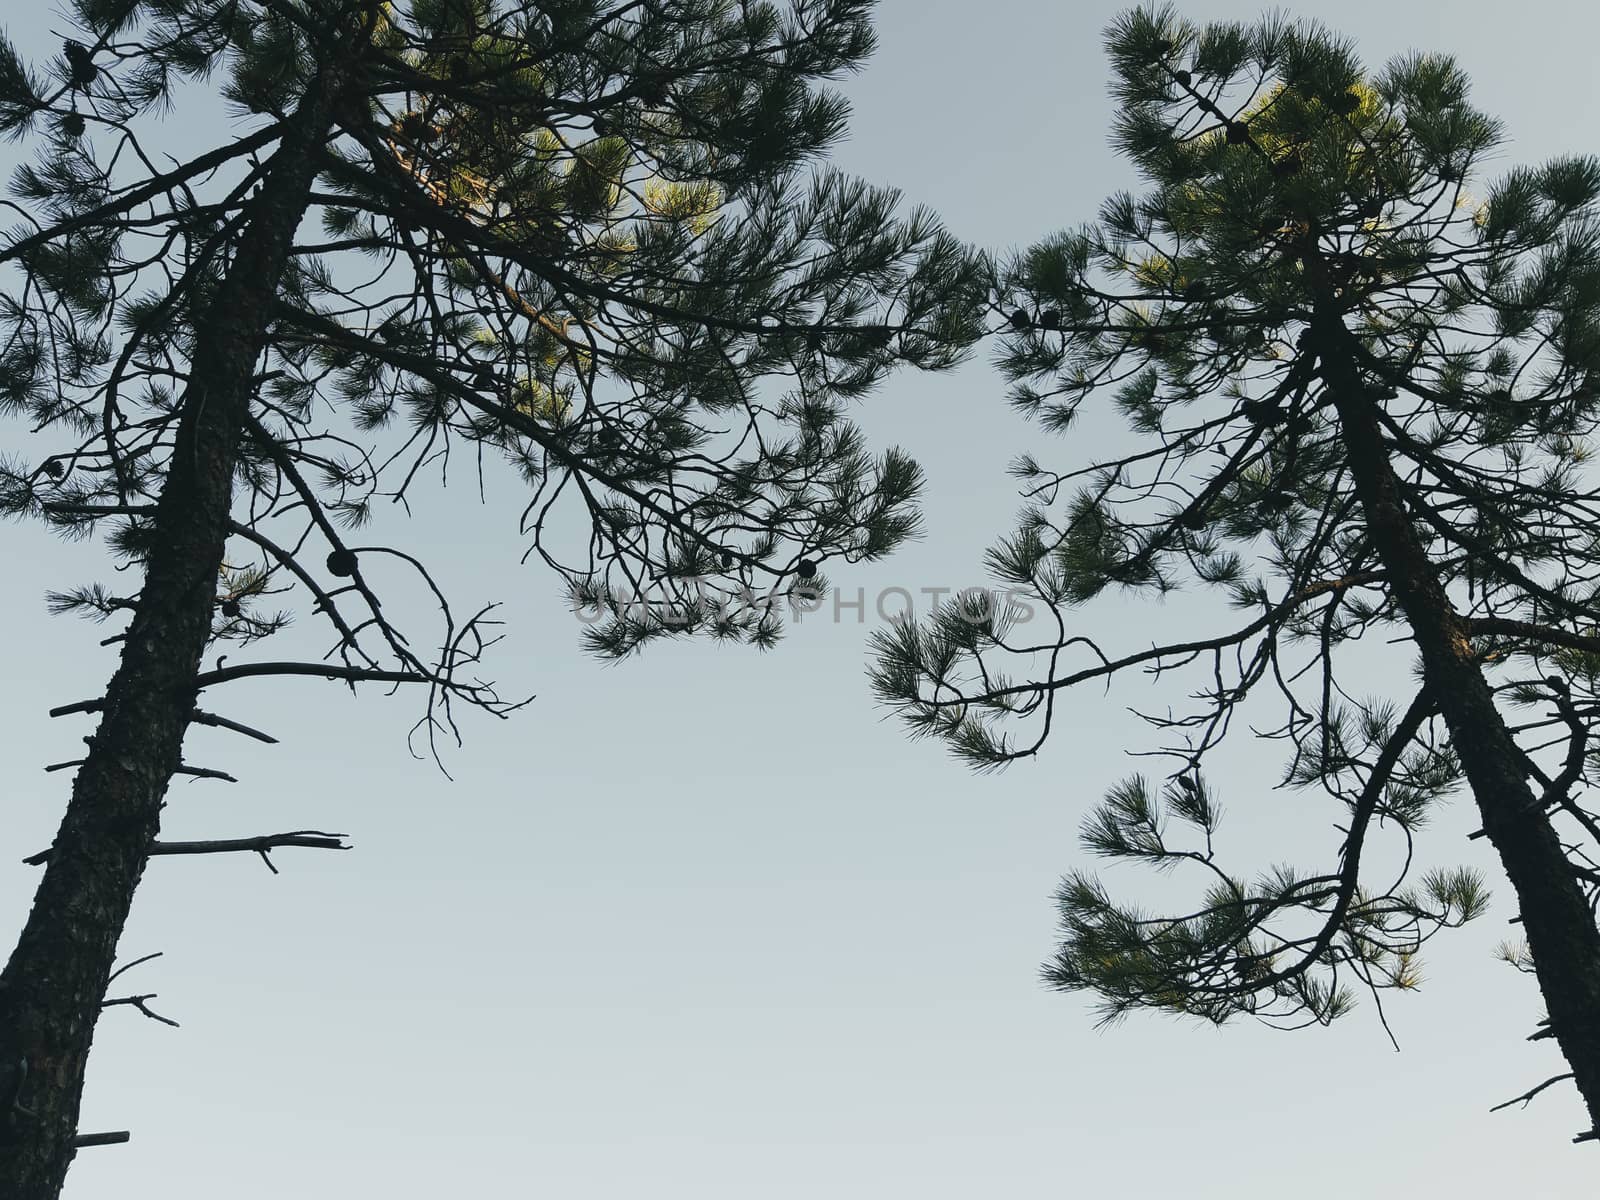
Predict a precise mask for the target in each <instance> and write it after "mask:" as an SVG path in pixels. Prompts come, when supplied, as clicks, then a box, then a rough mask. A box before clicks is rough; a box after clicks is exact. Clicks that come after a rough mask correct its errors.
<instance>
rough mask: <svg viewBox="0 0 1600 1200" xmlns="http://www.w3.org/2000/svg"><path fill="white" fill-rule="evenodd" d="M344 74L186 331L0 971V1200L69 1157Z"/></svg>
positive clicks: (281, 160)
mask: <svg viewBox="0 0 1600 1200" xmlns="http://www.w3.org/2000/svg"><path fill="white" fill-rule="evenodd" d="M350 70H351V68H350V66H349V64H348V62H347V61H346V62H340V63H339V65H338V66H337V67H336V68H334V69H330V70H327V71H325V72H323V73H321V74H319V75H318V76H317V77H316V79H315V80H314V81H313V83H312V85H311V87H310V88H309V89H308V91H307V94H306V95H305V96H304V97H303V98H302V100H301V102H300V105H299V107H298V108H297V109H296V111H295V113H294V115H293V116H292V117H291V118H290V120H289V121H288V123H287V128H286V132H285V135H284V138H283V140H282V142H281V143H280V145H279V147H278V149H277V151H276V152H275V153H274V154H273V156H272V159H271V160H270V163H269V166H268V171H267V173H266V175H265V178H264V180H263V183H262V187H261V191H260V193H259V194H258V195H257V196H256V198H255V199H254V200H253V201H252V202H251V206H250V207H251V212H250V215H249V219H248V224H247V225H246V227H245V229H244V232H243V234H242V235H241V237H240V240H239V242H238V246H237V252H236V254H235V255H234V256H233V259H232V262H231V264H230V266H229V267H228V269H227V271H226V275H225V277H224V279H223V280H222V281H221V283H220V284H219V285H218V288H217V291H216V294H215V299H214V301H213V303H212V304H211V305H210V307H209V309H208V310H207V312H206V315H205V317H204V318H203V319H202V320H201V321H200V322H199V323H198V326H197V328H196V331H195V332H196V339H195V352H194V356H193V361H192V362H191V363H190V376H189V381H188V385H187V388H186V390H185V393H184V398H183V403H182V410H181V415H180V417H179V423H178V429H177V435H176V439H175V443H174V447H173V452H172V458H171V462H170V464H169V467H168V471H167V477H166V480H165V482H164V484H163V487H162V491H161V496H160V499H159V501H158V503H157V507H156V513H155V516H154V541H153V545H152V548H151V549H150V551H149V553H148V556H147V559H146V562H145V575H144V586H143V588H142V589H141V591H140V593H139V598H138V602H137V607H136V609H135V610H134V615H133V618H132V621H131V623H130V624H129V626H128V632H127V637H126V640H125V641H124V643H123V648H122V659H121V662H120V664H119V666H118V668H117V671H116V673H115V675H113V676H112V678H111V682H110V684H109V685H108V687H107V689H106V692H105V699H104V708H103V710H102V711H103V715H102V717H101V720H100V725H99V728H98V729H97V730H96V732H95V735H94V738H93V740H92V742H91V744H90V747H89V750H88V756H87V757H86V758H85V759H84V762H83V765H82V766H81V767H80V768H79V770H78V773H77V777H76V778H75V779H74V781H73V786H72V796H71V800H70V801H69V803H68V806H67V812H66V816H65V818H64V820H63V821H62V823H61V828H60V831H59V832H58V833H57V835H56V838H55V842H54V844H53V848H52V852H51V855H50V859H49V864H48V866H47V867H46V868H45V872H44V878H43V879H42V880H41V881H40V884H39V889H38V891H37V893H36V894H35V897H34V903H33V908H32V911H31V912H30V913H29V915H28V921H27V924H26V926H25V927H24V929H23V931H22V935H21V938H20V940H19V941H18V943H17V946H16V949H15V951H14V952H13V953H12V955H11V959H10V961H9V962H8V963H7V964H6V968H5V971H4V973H3V974H0V1196H3V1197H5V1200H54V1198H55V1197H56V1196H58V1195H59V1193H60V1191H61V1187H62V1184H63V1181H64V1179H65V1176H66V1171H67V1167H68V1165H69V1164H70V1162H71V1161H72V1157H73V1153H74V1148H73V1139H74V1137H75V1135H76V1133H77V1122H78V1105H79V1099H80V1096H81V1094H82V1090H83V1079H84V1069H85V1064H86V1061H87V1058H88V1054H89V1045H90V1041H91V1039H92V1037H93V1034H94V1027H95V1021H96V1019H97V1018H98V1016H99V1013H100V1004H101V1001H102V1000H103V999H104V996H105V990H106V986H107V981H108V976H109V974H110V972H111V969H112V963H113V959H114V957H115V954H116V948H117V940H118V938H119V937H120V936H121V933H122V929H123V924H124V922H125V921H126V920H127V916H128V909H129V906H130V904H131V903H132V900H133V893H134V889H135V888H136V887H137V886H138V883H139V878H140V876H141V874H142V873H143V871H144V865H145V862H146V859H147V857H148V854H147V851H148V847H149V846H150V843H151V842H152V841H153V840H154V838H155V835H156V831H157V828H158V825H159V822H160V814H161V808H162V804H163V799H162V798H163V796H164V794H165V792H166V789H167V784H168V782H169V781H170V780H171V778H172V776H173V773H174V770H175V769H176V768H177V767H178V765H179V763H180V761H181V751H182V744H183V738H184V733H185V731H186V729H187V727H188V725H189V717H190V713H191V712H192V710H193V708H194V701H195V688H194V678H195V675H196V673H197V671H198V670H199V665H200V658H201V655H202V654H203V652H204V651H205V648H206V644H207V642H208V640H209V637H210V631H211V621H212V609H213V606H214V604H215V600H216V588H217V573H218V569H219V567H220V566H221V564H222V557H223V547H224V544H225V543H226V541H227V527H228V525H227V522H228V513H229V508H230V504H231V501H232V491H233V476H234V473H235V469H236V466H237V446H238V440H239V430H240V426H241V424H242V418H243V416H244V414H245V413H246V411H247V407H248V405H249V402H250V396H251V393H252V380H253V377H254V374H255V371H256V363H257V360H258V359H259V358H260V356H261V353H262V349H263V346H264V344H265V338H266V331H267V326H268V321H269V315H270V313H271V306H272V302H273V298H274V294H275V292H276V290H277V284H278V281H279V279H280V277H281V275H282V272H283V267H284V264H285V262H286V261H287V257H288V251H289V248H290V246H291V245H292V243H293V239H294V234H295V230H296V228H297V227H298V226H299V224H300V221H301V218H302V216H303V215H304V213H305V211H306V207H307V203H308V196H309V193H310V189H311V186H312V183H313V181H314V179H315V178H316V175H317V171H318V166H319V163H320V161H321V152H322V149H323V146H324V144H325V142H326V141H327V137H328V135H329V132H330V130H331V128H332V125H333V121H334V113H335V112H336V110H337V105H338V100H339V94H340V91H341V89H342V88H343V86H344V81H345V80H347V79H348V78H349V74H350Z"/></svg>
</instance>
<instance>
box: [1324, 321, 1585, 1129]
mask: <svg viewBox="0 0 1600 1200" xmlns="http://www.w3.org/2000/svg"><path fill="white" fill-rule="evenodd" d="M1314 328H1315V332H1316V338H1317V340H1316V346H1317V349H1318V351H1319V352H1320V354H1321V356H1322V362H1323V366H1324V370H1325V372H1326V378H1327V381H1328V384H1329V387H1330V390H1331V392H1332V395H1333V402H1334V406H1335V409H1336V410H1337V412H1338V415H1339V423H1340V426H1341V427H1342V433H1343V438H1344V444H1345V449H1346V453H1347V457H1348V461H1349V464H1350V474H1351V478H1352V480H1353V481H1354V484H1355V490H1356V494H1357V496H1358V497H1359V499H1360V501H1361V507H1362V511H1363V513H1364V514H1365V516H1366V519H1367V528H1368V530H1369V531H1370V533H1371V535H1372V542H1373V546H1374V548H1375V549H1376V550H1377V553H1378V557H1379V559H1380V560H1381V562H1382V564H1383V566H1384V568H1385V570H1387V571H1388V572H1389V577H1390V584H1391V586H1392V587H1393V588H1394V594H1395V597H1396V599H1397V600H1398V601H1399V602H1400V606H1401V607H1402V608H1403V609H1404V610H1405V615H1406V620H1407V623H1408V624H1409V625H1410V628H1411V632H1412V634H1413V635H1414V636H1415V638H1416V642H1417V648H1418V650H1419V651H1420V652H1421V655H1422V665H1423V673H1424V681H1425V684H1426V686H1427V687H1428V688H1429V690H1430V691H1431V692H1432V694H1433V697H1434V699H1435V701H1436V702H1437V704H1438V706H1439V711H1440V714H1441V715H1442V716H1443V717H1444V720H1445V724H1446V726H1447V727H1448V728H1449V730H1450V740H1451V744H1452V745H1453V746H1454V748H1455V752H1456V754H1457V755H1458V756H1459V757H1460V759H1461V765H1462V768H1463V769H1464V771H1465V773H1466V777H1467V782H1468V784H1469V785H1470V786H1471V788H1472V794H1473V797H1474V798H1475V799H1476V801H1477V804H1478V811H1479V813H1480V815H1481V816H1482V819H1483V828H1484V832H1485V833H1486V834H1487V835H1488V838H1489V840H1490V842H1491V843H1492V844H1493V845H1494V848H1495V850H1496V851H1498V852H1499V855H1500V861H1501V864H1502V865H1503V866H1504V867H1505V871H1506V875H1507V876H1508V877H1509V878H1510V880H1511V886H1512V887H1513V888H1514V889H1515V891H1516V894H1517V901H1518V903H1519V905H1520V911H1521V916H1522V928H1523V931H1524V933H1525V935H1526V937H1527V940H1528V948H1529V950H1530V951H1531V953H1532V955H1533V963H1534V969H1535V972H1536V974H1537V977H1538V980H1539V988H1540V991H1541V992H1543V994H1544V1001H1545V1005H1546V1007H1547V1009H1548V1011H1549V1016H1550V1025H1551V1030H1552V1032H1553V1033H1554V1034H1555V1038H1556V1041H1557V1043H1558V1044H1559V1045H1560V1047H1561V1052H1562V1053H1563V1054H1564V1055H1565V1056H1566V1059H1567V1063H1568V1065H1569V1066H1570V1067H1571V1068H1572V1073H1573V1078H1574V1081H1575V1082H1576V1084H1577V1086H1578V1091H1579V1092H1580V1093H1581V1095H1582V1096H1583V1100H1584V1103H1585V1104H1586V1105H1587V1106H1588V1110H1589V1120H1590V1129H1591V1131H1594V1130H1600V928H1597V927H1596V924H1595V916H1594V913H1593V912H1592V911H1591V910H1590V908H1589V904H1588V902H1587V900H1586V899H1585V898H1584V894H1583V889H1582V887H1581V886H1580V885H1579V882H1578V879H1577V876H1576V875H1575V873H1574V872H1573V870H1572V864H1571V863H1569V862H1568V861H1567V857H1566V855H1565V853H1563V851H1562V849H1561V842H1560V840H1559V838H1558V837H1557V834H1556V830H1555V827H1554V826H1553V824H1552V823H1551V820H1550V818H1549V816H1548V814H1547V813H1546V811H1545V807H1544V805H1542V804H1541V803H1540V797H1539V796H1538V795H1536V794H1535V793H1534V792H1533V790H1532V789H1531V788H1530V786H1529V784H1528V777H1527V773H1526V771H1525V770H1524V769H1523V756H1522V754H1521V753H1520V751H1519V750H1518V748H1517V746H1516V743H1515V742H1514V741H1513V739H1512V737H1511V733H1510V731H1509V730H1508V729H1507V728H1506V723H1505V720H1504V718H1503V717H1502V716H1501V715H1500V711H1499V709H1498V708H1497V707H1496V706H1495V702H1494V695H1493V693H1492V692H1491V690H1490V688H1489V684H1488V681H1487V680H1486V679H1485V678H1484V675H1483V670H1482V668H1481V667H1480V666H1479V664H1478V662H1477V659H1476V657H1475V655H1474V652H1473V647H1472V638H1471V635H1470V631H1469V629H1468V626H1467V623H1466V620H1465V619H1464V618H1463V617H1462V615H1461V614H1460V613H1459V612H1457V611H1456V609H1455V607H1454V605H1452V604H1451V602H1450V598H1449V597H1448V596H1447V595H1446V593H1445V590H1444V588H1443V586H1442V585H1441V584H1440V583H1439V579H1438V575H1437V572H1436V570H1435V568H1434V565H1433V564H1432V563H1431V562H1430V561H1429V559H1428V557H1427V553H1426V551H1425V550H1424V548H1423V544H1422V542H1421V540H1420V539H1419V538H1418V536H1417V533H1416V530H1415V528H1414V527H1413V524H1412V519H1411V517H1410V515H1409V514H1408V513H1407V511H1406V507H1405V503H1404V500H1403V498H1402V497H1403V493H1402V489H1401V484H1400V481H1399V479H1398V478H1397V477H1396V475H1395V472H1394V467H1393V465H1392V464H1391V462H1390V458H1389V453H1388V449H1387V447H1386V446H1385V445H1384V442H1383V436H1382V431H1381V428H1380V426H1379V423H1378V418H1377V416H1376V414H1375V412H1374V410H1373V407H1372V406H1373V404H1374V403H1375V401H1373V400H1372V399H1371V398H1370V396H1369V395H1368V394H1367V390H1366V389H1365V388H1364V386H1363V382H1362V379H1361V376H1360V373H1359V371H1358V370H1357V369H1356V365H1355V362H1356V360H1355V357H1354V355H1353V353H1352V350H1353V338H1352V335H1351V334H1350V333H1349V332H1348V331H1347V330H1346V329H1345V328H1344V326H1343V324H1342V323H1340V322H1339V320H1338V319H1337V317H1336V316H1334V315H1333V314H1331V313H1330V314H1327V315H1325V316H1323V317H1322V318H1321V319H1320V321H1319V323H1318V325H1317V326H1315V327H1314Z"/></svg>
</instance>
